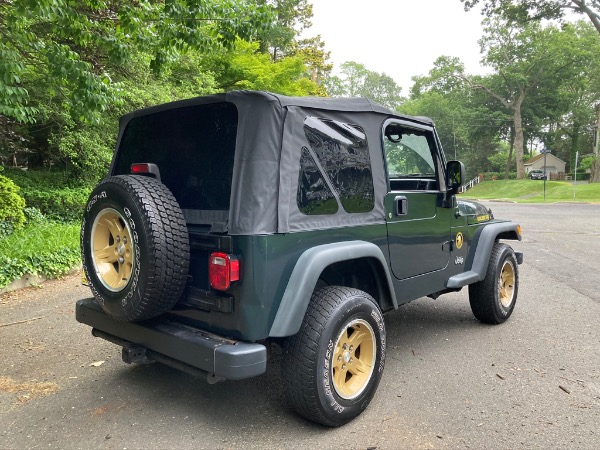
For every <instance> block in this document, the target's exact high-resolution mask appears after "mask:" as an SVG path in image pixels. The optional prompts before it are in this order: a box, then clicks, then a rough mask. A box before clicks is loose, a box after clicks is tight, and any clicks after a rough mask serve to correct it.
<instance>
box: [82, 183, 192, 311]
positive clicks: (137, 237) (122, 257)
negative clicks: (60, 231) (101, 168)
mask: <svg viewBox="0 0 600 450" xmlns="http://www.w3.org/2000/svg"><path fill="white" fill-rule="evenodd" d="M81 254H82V259H83V269H84V271H85V276H86V277H87V279H88V281H89V283H90V287H91V289H92V292H93V294H94V297H95V298H96V300H97V302H98V303H99V304H100V306H101V307H102V309H103V310H104V311H105V312H106V313H107V314H108V315H110V316H111V317H113V318H115V319H117V320H121V321H139V320H145V319H150V318H152V317H155V316H158V315H160V314H162V313H164V312H165V311H168V310H170V309H171V308H172V307H173V306H174V305H175V303H177V301H178V300H179V297H181V294H182V292H183V290H184V288H185V284H186V280H187V275H188V270H189V264H190V245H189V237H188V231H187V227H186V223H185V219H184V217H183V212H182V211H181V208H180V207H179V204H178V203H177V200H175V197H174V196H173V194H172V193H171V191H170V190H169V189H168V188H167V187H166V186H165V185H164V184H162V183H161V182H160V181H158V180H156V179H154V178H150V177H146V176H140V175H119V176H114V177H109V178H106V179H105V180H103V181H101V182H100V183H99V184H98V186H96V188H95V189H94V190H93V191H92V193H91V194H90V198H89V200H88V203H87V205H86V209H85V212H84V215H83V221H82V225H81Z"/></svg>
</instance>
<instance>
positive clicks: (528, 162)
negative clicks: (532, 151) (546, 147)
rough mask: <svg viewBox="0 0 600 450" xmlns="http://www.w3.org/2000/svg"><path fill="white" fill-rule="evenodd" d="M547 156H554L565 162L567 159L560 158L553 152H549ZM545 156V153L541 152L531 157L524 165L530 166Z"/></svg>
mask: <svg viewBox="0 0 600 450" xmlns="http://www.w3.org/2000/svg"><path fill="white" fill-rule="evenodd" d="M547 156H548V157H550V156H552V157H553V158H555V159H558V160H559V161H560V162H562V163H565V164H566V161H563V160H562V159H560V158H559V157H558V156H555V155H553V154H552V153H547ZM543 157H544V153H540V154H539V155H535V156H534V157H533V158H531V159H529V160H528V161H527V162H526V163H525V164H524V165H525V166H530V165H532V164H533V163H534V162H536V161H539V160H540V159H542V158H543Z"/></svg>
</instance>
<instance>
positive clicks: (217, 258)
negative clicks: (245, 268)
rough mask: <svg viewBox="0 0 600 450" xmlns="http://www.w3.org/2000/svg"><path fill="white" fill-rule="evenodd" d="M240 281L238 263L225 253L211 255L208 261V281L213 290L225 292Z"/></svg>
mask: <svg viewBox="0 0 600 450" xmlns="http://www.w3.org/2000/svg"><path fill="white" fill-rule="evenodd" d="M239 279H240V261H239V260H238V259H237V258H236V257H235V256H233V255H228V254H227V253H217V252H215V253H212V254H211V255H210V259H209V260H208V280H209V282H210V286H211V287H212V288H213V289H218V290H219V291H226V290H227V289H229V287H230V286H231V283H232V282H234V281H238V280H239Z"/></svg>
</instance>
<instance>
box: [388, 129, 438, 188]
mask: <svg viewBox="0 0 600 450" xmlns="http://www.w3.org/2000/svg"><path fill="white" fill-rule="evenodd" d="M383 142H384V150H385V159H386V165H387V172H388V179H389V181H390V188H391V190H393V191H396V190H402V191H403V190H411V191H412V190H414V191H420V190H425V191H430V190H438V189H439V183H438V181H437V180H438V174H437V170H436V167H437V164H436V153H435V149H436V147H435V139H434V136H433V133H432V132H431V131H428V130H422V129H418V128H412V127H409V126H405V125H402V124H399V123H393V122H392V123H389V124H388V125H387V126H386V127H385V129H384V139H383Z"/></svg>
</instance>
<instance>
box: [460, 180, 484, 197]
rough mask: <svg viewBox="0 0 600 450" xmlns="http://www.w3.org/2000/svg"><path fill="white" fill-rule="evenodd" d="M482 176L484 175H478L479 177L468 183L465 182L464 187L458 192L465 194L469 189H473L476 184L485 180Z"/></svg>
mask: <svg viewBox="0 0 600 450" xmlns="http://www.w3.org/2000/svg"><path fill="white" fill-rule="evenodd" d="M481 178H482V177H479V176H477V177H475V178H473V179H472V180H471V181H469V182H468V183H465V184H463V185H462V187H461V188H460V189H459V191H458V192H459V193H460V194H464V193H465V192H467V191H468V190H469V189H471V188H472V187H473V186H476V185H478V184H479V183H481V181H483V180H482V179H481Z"/></svg>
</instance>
